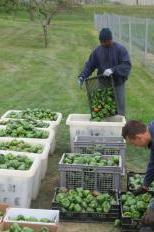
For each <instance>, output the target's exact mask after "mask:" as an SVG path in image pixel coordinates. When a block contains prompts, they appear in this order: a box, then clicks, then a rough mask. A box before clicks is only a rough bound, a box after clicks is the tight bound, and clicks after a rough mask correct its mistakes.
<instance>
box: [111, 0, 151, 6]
mask: <svg viewBox="0 0 154 232" xmlns="http://www.w3.org/2000/svg"><path fill="white" fill-rule="evenodd" d="M111 2H113V3H120V4H127V5H142V6H148V5H149V6H150V5H154V0H111Z"/></svg>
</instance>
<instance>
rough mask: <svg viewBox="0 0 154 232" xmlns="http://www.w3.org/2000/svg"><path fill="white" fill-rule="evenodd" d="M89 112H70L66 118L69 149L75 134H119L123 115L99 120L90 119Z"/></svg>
mask: <svg viewBox="0 0 154 232" xmlns="http://www.w3.org/2000/svg"><path fill="white" fill-rule="evenodd" d="M90 118H91V115H90V114H70V115H69V116H68V118H67V120H66V125H68V126H69V127H70V144H71V151H72V152H73V150H74V145H73V144H74V139H75V137H76V136H77V135H91V136H105V137H116V136H118V137H119V136H121V132H122V127H123V126H124V125H125V123H126V119H125V117H124V116H121V115H116V116H113V117H109V118H106V120H104V121H101V122H94V121H90Z"/></svg>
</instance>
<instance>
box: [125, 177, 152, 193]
mask: <svg viewBox="0 0 154 232" xmlns="http://www.w3.org/2000/svg"><path fill="white" fill-rule="evenodd" d="M143 180H144V175H140V174H135V175H134V176H131V177H129V182H128V185H129V188H130V189H131V190H136V189H137V188H138V187H140V186H141V185H143ZM149 190H151V191H154V182H152V183H151V185H150V187H149Z"/></svg>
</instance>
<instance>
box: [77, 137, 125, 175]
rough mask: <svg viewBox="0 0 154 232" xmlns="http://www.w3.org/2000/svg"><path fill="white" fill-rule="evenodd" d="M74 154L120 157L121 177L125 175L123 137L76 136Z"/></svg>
mask: <svg viewBox="0 0 154 232" xmlns="http://www.w3.org/2000/svg"><path fill="white" fill-rule="evenodd" d="M73 148H74V151H73V152H75V153H85V154H86V153H87V154H89V153H91V154H93V153H95V152H100V153H101V154H102V155H120V156H121V158H122V175H125V151H126V142H125V140H124V139H123V137H102V136H86V135H83V136H82V135H81V136H76V137H75V140H74V146H73Z"/></svg>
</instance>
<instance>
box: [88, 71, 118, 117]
mask: <svg viewBox="0 0 154 232" xmlns="http://www.w3.org/2000/svg"><path fill="white" fill-rule="evenodd" d="M85 86H86V91H87V97H88V102H89V107H90V112H91V117H92V119H93V118H94V117H93V114H92V113H93V109H92V100H93V94H95V93H96V92H97V91H98V90H99V91H100V90H101V91H104V90H107V89H109V88H110V89H111V92H112V94H111V98H112V100H113V101H114V102H115V103H116V98H115V91H114V84H113V77H112V76H111V77H104V76H103V75H98V76H95V77H91V78H87V79H86V81H85ZM116 105H117V103H116ZM116 113H117V109H116V112H115V114H116ZM115 114H112V113H111V114H110V115H107V116H106V117H110V116H114V115H115ZM102 119H103V118H102Z"/></svg>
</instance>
